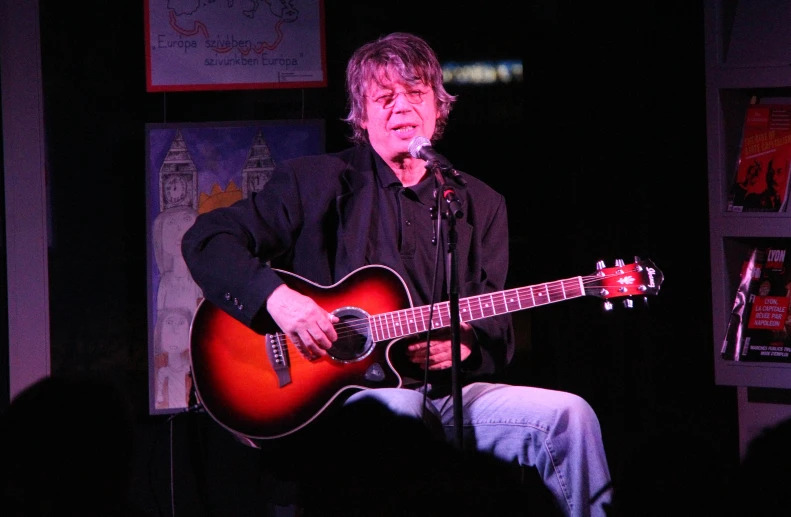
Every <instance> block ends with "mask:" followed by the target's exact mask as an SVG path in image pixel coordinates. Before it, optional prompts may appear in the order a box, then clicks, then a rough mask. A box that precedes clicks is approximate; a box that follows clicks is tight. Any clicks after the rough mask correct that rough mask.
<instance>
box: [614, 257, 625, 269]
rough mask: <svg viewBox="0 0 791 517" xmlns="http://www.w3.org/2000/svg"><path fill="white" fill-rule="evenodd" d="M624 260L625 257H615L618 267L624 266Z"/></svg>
mask: <svg viewBox="0 0 791 517" xmlns="http://www.w3.org/2000/svg"><path fill="white" fill-rule="evenodd" d="M623 265H624V261H623V259H615V266H616V267H623Z"/></svg>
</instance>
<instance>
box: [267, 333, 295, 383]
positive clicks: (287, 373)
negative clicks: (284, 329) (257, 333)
mask: <svg viewBox="0 0 791 517" xmlns="http://www.w3.org/2000/svg"><path fill="white" fill-rule="evenodd" d="M265 346H266V356H267V357H268V358H269V364H270V365H271V366H272V369H273V370H274V371H275V375H277V380H278V383H279V384H280V387H281V388H282V387H283V386H285V385H286V384H290V383H291V370H290V366H291V363H290V362H289V359H288V346H287V344H286V340H285V337H284V336H283V334H267V335H266V344H265Z"/></svg>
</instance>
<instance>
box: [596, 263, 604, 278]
mask: <svg viewBox="0 0 791 517" xmlns="http://www.w3.org/2000/svg"><path fill="white" fill-rule="evenodd" d="M605 267H607V264H605V263H604V261H603V260H599V261H597V262H596V276H604V271H602V269H604V268H605Z"/></svg>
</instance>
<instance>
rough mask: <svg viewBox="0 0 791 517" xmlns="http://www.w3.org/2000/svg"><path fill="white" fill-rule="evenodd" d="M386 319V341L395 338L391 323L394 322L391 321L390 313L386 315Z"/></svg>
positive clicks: (393, 326)
mask: <svg viewBox="0 0 791 517" xmlns="http://www.w3.org/2000/svg"><path fill="white" fill-rule="evenodd" d="M387 317H388V320H387V339H393V338H394V337H396V335H395V324H394V323H393V321H394V320H393V313H392V312H391V313H389V314H388V315H387Z"/></svg>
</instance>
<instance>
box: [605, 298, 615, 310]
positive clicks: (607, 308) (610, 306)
mask: <svg viewBox="0 0 791 517" xmlns="http://www.w3.org/2000/svg"><path fill="white" fill-rule="evenodd" d="M612 308H613V306H612V302H611V301H610V300H604V312H610V311H612Z"/></svg>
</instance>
